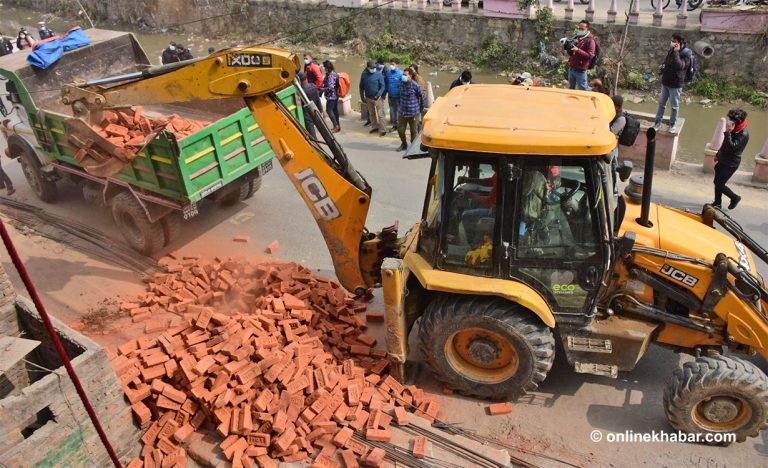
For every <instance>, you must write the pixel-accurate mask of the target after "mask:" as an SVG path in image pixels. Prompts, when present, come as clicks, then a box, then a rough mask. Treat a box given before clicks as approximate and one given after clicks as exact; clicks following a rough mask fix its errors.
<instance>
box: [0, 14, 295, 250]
mask: <svg viewBox="0 0 768 468" xmlns="http://www.w3.org/2000/svg"><path fill="white" fill-rule="evenodd" d="M86 33H87V35H88V36H89V38H90V40H91V44H90V45H88V46H85V47H82V48H80V49H75V50H72V51H69V52H66V53H65V54H64V55H63V57H62V58H61V59H59V60H58V62H56V63H55V64H54V65H52V66H50V67H49V68H47V69H45V70H39V69H36V68H33V67H31V66H30V65H28V64H27V60H26V58H27V55H28V53H29V51H19V52H16V53H13V54H10V55H6V56H3V57H0V80H2V81H4V88H5V92H4V93H2V92H0V112H1V113H2V114H3V120H2V125H0V132H2V134H3V136H4V137H5V140H6V142H7V149H6V150H5V154H6V156H8V157H10V158H13V159H17V158H18V159H19V161H20V163H21V166H22V169H23V172H24V176H25V177H26V179H27V182H28V183H29V185H30V187H31V188H32V189H33V191H34V192H35V194H36V195H37V196H38V197H39V198H40V199H41V200H43V201H44V202H53V201H55V200H56V197H57V191H56V185H57V183H58V182H59V181H60V180H62V179H68V180H70V181H72V182H74V183H76V184H78V185H79V186H80V187H81V188H82V191H83V195H84V196H85V198H86V199H87V200H89V201H92V202H94V203H97V204H101V205H106V206H109V207H110V208H111V211H112V215H113V218H114V220H115V222H116V223H117V225H118V227H119V228H120V231H121V232H122V234H123V236H124V237H125V239H126V240H127V241H128V243H129V244H130V245H131V247H133V248H134V249H135V250H137V251H139V252H141V253H143V254H145V255H151V254H153V253H154V252H156V251H157V250H159V249H160V248H162V247H164V246H166V245H168V244H169V243H170V242H171V240H172V239H173V238H174V237H175V235H176V234H177V233H178V231H180V229H181V226H182V221H183V220H185V219H189V218H191V217H193V216H195V215H196V214H197V213H198V206H199V205H200V203H201V202H202V201H203V200H204V199H208V200H212V201H214V202H216V203H217V204H219V205H230V204H234V203H236V202H237V201H239V200H245V199H247V198H249V197H251V196H252V195H253V194H254V192H256V190H258V189H259V187H260V185H261V178H262V177H263V176H264V174H266V173H267V172H269V171H270V170H271V169H272V157H273V155H274V154H273V152H272V149H271V147H270V146H269V143H268V142H267V141H266V139H265V138H264V136H263V135H262V132H261V130H260V128H259V125H258V123H257V122H256V121H255V120H254V118H253V116H252V114H251V112H250V111H249V110H248V109H247V108H245V107H244V103H243V101H242V100H239V99H223V100H221V101H216V102H211V101H207V102H200V103H183V104H181V103H180V104H174V105H163V106H145V107H144V109H143V112H144V114H145V115H150V116H155V117H163V116H171V115H175V116H178V117H180V118H183V119H189V120H193V121H197V122H206V124H207V125H206V126H205V127H203V128H202V129H200V130H198V131H195V132H194V133H191V134H187V135H186V136H183V138H179V137H178V136H177V134H176V133H174V132H172V131H168V130H161V131H159V132H157V134H156V136H154V138H152V139H151V140H150V141H149V142H148V143H147V144H146V146H143V147H142V149H141V151H139V152H138V153H137V154H136V155H135V157H134V159H132V160H131V161H130V162H129V163H127V164H126V165H125V167H123V168H122V170H120V171H119V172H117V173H115V174H114V175H111V176H109V177H99V176H94V175H93V174H92V173H89V172H88V171H86V170H85V168H84V167H83V165H81V164H80V163H79V162H78V161H79V159H78V158H77V157H76V156H77V152H76V150H77V148H75V147H73V145H72V143H71V141H72V138H71V136H72V135H68V133H67V132H68V130H67V128H68V127H67V126H65V121H67V120H68V119H71V118H72V117H73V110H72V109H71V108H70V107H69V106H66V105H64V104H63V103H62V102H61V88H62V85H64V84H68V83H72V82H77V81H90V80H95V79H99V78H102V77H107V76H114V75H119V74H124V73H132V72H137V71H142V70H145V69H147V68H148V67H149V66H150V62H149V59H148V58H147V55H146V53H145V52H144V50H143V49H142V48H141V46H140V45H139V43H138V41H137V40H136V37H135V36H134V35H133V34H131V33H125V32H118V31H109V30H101V29H89V30H87V31H86ZM2 85H3V83H2V82H0V86H2ZM278 96H279V98H280V99H281V100H282V101H283V102H284V103H285V104H286V106H287V107H288V108H289V109H290V110H291V112H292V113H293V114H294V116H295V117H296V118H297V119H299V121H301V122H302V123H303V113H302V111H301V104H300V103H301V101H300V98H299V96H297V95H296V92H295V89H294V88H293V87H289V88H287V89H285V90H283V91H281V92H280V93H278ZM137 104H138V103H137ZM68 137H69V138H68Z"/></svg>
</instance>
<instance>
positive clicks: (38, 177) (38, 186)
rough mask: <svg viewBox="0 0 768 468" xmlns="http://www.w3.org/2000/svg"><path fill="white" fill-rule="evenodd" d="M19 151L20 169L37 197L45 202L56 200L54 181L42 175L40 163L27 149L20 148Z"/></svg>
mask: <svg viewBox="0 0 768 468" xmlns="http://www.w3.org/2000/svg"><path fill="white" fill-rule="evenodd" d="M20 153H21V154H20V155H19V161H20V162H21V170H22V171H24V178H25V179H27V183H28V184H29V187H30V188H31V189H32V191H33V192H35V195H37V198H39V199H40V200H42V201H44V202H46V203H52V202H54V201H56V182H52V181H50V180H48V179H46V178H45V177H44V176H43V170H42V165H41V164H40V161H39V160H38V159H37V157H36V156H35V155H34V154H31V153H30V152H29V150H27V149H22V150H21V152H20Z"/></svg>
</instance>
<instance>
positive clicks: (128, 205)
mask: <svg viewBox="0 0 768 468" xmlns="http://www.w3.org/2000/svg"><path fill="white" fill-rule="evenodd" d="M111 204H112V217H113V218H114V219H115V223H116V224H117V227H118V228H119V229H120V232H121V234H122V235H123V237H125V240H126V241H128V245H130V246H131V248H133V249H134V250H136V251H137V252H139V253H141V254H144V255H147V256H149V255H152V254H153V253H155V252H157V251H158V250H160V248H161V247H162V246H163V244H164V242H165V234H164V233H163V224H162V223H161V222H159V221H158V222H155V223H150V222H149V219H147V215H146V214H145V213H144V209H143V208H142V207H141V205H140V204H139V202H138V201H137V200H136V198H135V197H134V196H133V195H132V194H130V193H128V192H122V193H119V194H117V195H115V197H114V198H113V199H112V202H111Z"/></svg>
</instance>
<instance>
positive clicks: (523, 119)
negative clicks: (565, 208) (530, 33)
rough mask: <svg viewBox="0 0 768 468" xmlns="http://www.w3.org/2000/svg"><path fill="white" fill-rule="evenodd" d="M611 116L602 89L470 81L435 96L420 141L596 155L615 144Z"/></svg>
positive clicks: (509, 150) (482, 150)
mask: <svg viewBox="0 0 768 468" xmlns="http://www.w3.org/2000/svg"><path fill="white" fill-rule="evenodd" d="M614 115H615V111H614V106H613V101H611V99H610V98H609V97H608V96H606V95H605V94H602V93H593V92H587V91H573V90H566V89H556V88H543V87H528V86H512V85H484V84H471V85H465V86H457V87H456V88H454V89H452V90H451V91H449V92H448V94H446V95H445V96H443V97H441V98H439V99H437V100H436V101H435V103H434V105H433V106H432V108H431V109H430V110H429V112H428V113H427V115H426V116H425V118H424V129H423V133H422V142H423V144H424V145H426V146H428V147H430V148H440V149H451V150H459V151H471V152H478V153H496V154H530V155H564V156H599V155H603V154H607V153H608V152H610V151H611V150H612V149H613V148H614V147H615V146H616V136H615V135H614V134H613V133H611V131H610V129H609V126H610V122H611V120H612V119H613V117H614Z"/></svg>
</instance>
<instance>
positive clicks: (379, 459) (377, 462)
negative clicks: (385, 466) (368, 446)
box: [363, 447, 386, 467]
mask: <svg viewBox="0 0 768 468" xmlns="http://www.w3.org/2000/svg"><path fill="white" fill-rule="evenodd" d="M385 455H386V452H384V449H381V448H378V447H376V448H375V449H373V450H371V451H370V453H369V454H368V455H367V456H366V457H365V460H364V461H363V464H364V465H365V466H374V467H376V466H381V464H382V463H383V462H384V456H385Z"/></svg>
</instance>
